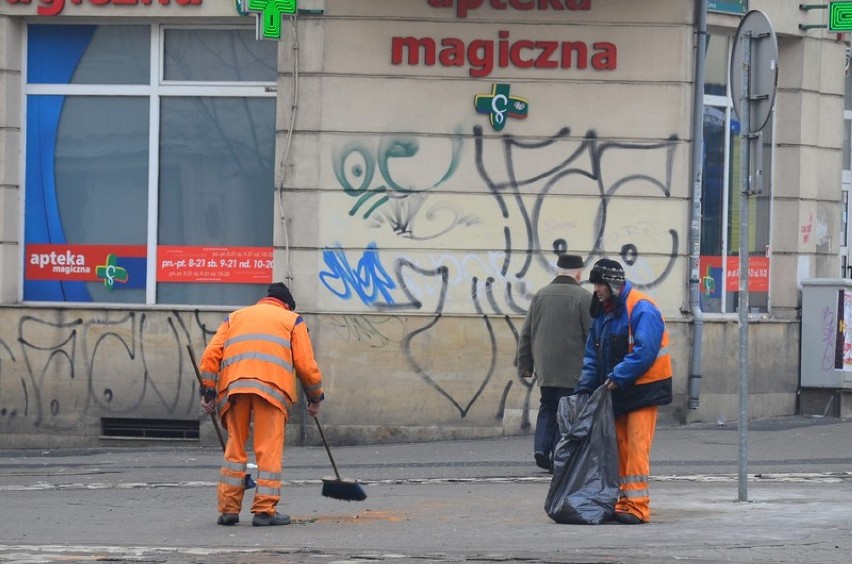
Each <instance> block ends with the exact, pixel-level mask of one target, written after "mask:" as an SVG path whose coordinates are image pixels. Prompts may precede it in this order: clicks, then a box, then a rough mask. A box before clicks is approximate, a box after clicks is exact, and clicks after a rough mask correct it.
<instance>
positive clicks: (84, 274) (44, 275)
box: [24, 244, 147, 282]
mask: <svg viewBox="0 0 852 564" xmlns="http://www.w3.org/2000/svg"><path fill="white" fill-rule="evenodd" d="M146 250H147V249H146V247H145V245H49V244H31V245H27V246H26V255H25V257H24V264H25V266H24V277H25V278H26V279H27V280H60V281H62V280H80V281H84V282H95V281H98V280H101V279H103V278H104V276H105V274H104V273H105V272H111V271H112V270H114V269H115V266H114V265H113V264H112V263H113V262H114V259H112V260H111V259H110V256H113V257H119V258H143V259H144V258H145V256H146V254H147V253H146ZM111 266H112V268H110V267H111ZM99 267H100V268H101V275H100V276H99V275H98V268H99Z"/></svg>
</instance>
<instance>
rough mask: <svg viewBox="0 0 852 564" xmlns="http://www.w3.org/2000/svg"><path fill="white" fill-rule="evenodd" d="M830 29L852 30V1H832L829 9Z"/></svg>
mask: <svg viewBox="0 0 852 564" xmlns="http://www.w3.org/2000/svg"><path fill="white" fill-rule="evenodd" d="M828 29H829V30H830V31H852V2H832V3H831V4H829V10H828Z"/></svg>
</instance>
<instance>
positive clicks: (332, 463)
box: [312, 415, 340, 481]
mask: <svg viewBox="0 0 852 564" xmlns="http://www.w3.org/2000/svg"><path fill="white" fill-rule="evenodd" d="M312 417H313V418H314V421H315V422H316V424H317V430H318V431H319V434H320V437H321V438H322V444H323V446H324V447H325V452H327V453H328V459H329V460H330V461H331V467H332V468H334V475H335V476H337V479H338V481H339V480H340V472H339V471H338V470H337V463H335V462H334V457H333V456H331V449H330V448H328V441H327V440H325V433H323V432H322V425H320V422H319V419H317V416H316V415H312Z"/></svg>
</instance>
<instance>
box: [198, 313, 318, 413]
mask: <svg viewBox="0 0 852 564" xmlns="http://www.w3.org/2000/svg"><path fill="white" fill-rule="evenodd" d="M199 369H200V371H201V377H202V381H203V384H204V386H206V387H210V388H213V387H215V389H216V391H217V397H216V403H217V407H218V409H219V415H220V417H221V416H222V415H223V414H224V413H225V411H227V409H228V407H229V406H228V396H229V394H235V393H251V394H257V395H260V396H262V397H263V398H265V399H266V400H267V401H269V402H270V403H271V404H273V405H275V406H276V407H278V408H279V409H281V410H282V411H285V412H286V411H287V408H288V407H289V406H290V405H291V404H292V403H294V402H295V401H296V398H297V397H298V391H297V384H296V378H297V377H298V378H299V380H300V381H301V384H302V386H303V387H304V389H305V391H306V393H307V394H308V397H309V398H311V399H316V400H319V399H321V398H322V396H323V389H322V374H321V373H320V370H319V367H318V366H317V363H316V360H315V359H314V353H313V347H312V346H311V340H310V337H309V336H308V329H307V326H306V324H305V321H304V319H303V318H302V316H301V315H299V314H298V313H296V312H293V311H290V310H288V309H287V308H286V307H285V306H284V304H283V303H282V302H280V301H279V300H276V299H274V298H264V299H262V300H260V301H259V302H257V303H256V304H255V305H252V306H248V307H244V308H241V309H239V310H237V311H235V312H233V313H231V314H230V315H229V316H228V317H227V319H226V320H225V321H224V322H223V323H222V325H220V326H219V329H218V330H217V331H216V334H215V335H214V336H213V338H212V339H211V340H210V343H209V344H208V345H207V348H206V349H205V350H204V354H203V355H202V357H201V362H200V367H199Z"/></svg>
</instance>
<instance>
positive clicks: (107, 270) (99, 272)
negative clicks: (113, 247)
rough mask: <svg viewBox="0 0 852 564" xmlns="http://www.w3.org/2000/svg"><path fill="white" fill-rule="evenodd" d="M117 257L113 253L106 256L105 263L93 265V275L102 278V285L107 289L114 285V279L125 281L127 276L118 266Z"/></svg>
mask: <svg viewBox="0 0 852 564" xmlns="http://www.w3.org/2000/svg"><path fill="white" fill-rule="evenodd" d="M117 262H118V259H117V258H116V256H115V255H114V254H113V253H110V254H108V255H107V256H106V264H99V265H96V266H95V276H97V277H98V278H103V280H104V286H106V289H107V290H112V289H113V288H114V287H115V283H116V281H118V282H121V283H125V282H127V279H128V278H129V275H128V274H127V271H126V270H125V269H124V268H122V267H120V266H118V264H117Z"/></svg>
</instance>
